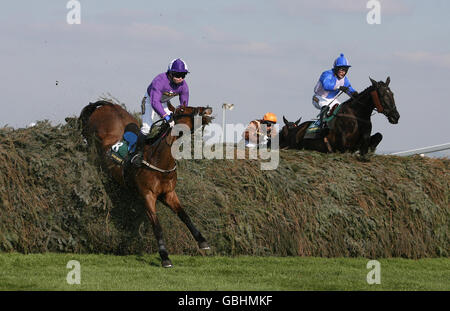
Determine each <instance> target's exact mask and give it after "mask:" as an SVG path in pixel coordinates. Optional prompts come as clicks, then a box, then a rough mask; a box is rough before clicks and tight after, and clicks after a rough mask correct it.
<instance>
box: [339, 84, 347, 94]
mask: <svg viewBox="0 0 450 311" xmlns="http://www.w3.org/2000/svg"><path fill="white" fill-rule="evenodd" d="M339 91H342V92H344V93H346V94H347V93H348V86H340V87H339Z"/></svg>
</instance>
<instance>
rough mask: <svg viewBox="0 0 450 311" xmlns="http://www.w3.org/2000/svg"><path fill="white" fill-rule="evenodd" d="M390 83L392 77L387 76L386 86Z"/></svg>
mask: <svg viewBox="0 0 450 311" xmlns="http://www.w3.org/2000/svg"><path fill="white" fill-rule="evenodd" d="M389 83H391V77H387V79H386V86H389Z"/></svg>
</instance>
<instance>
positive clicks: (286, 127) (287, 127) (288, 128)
mask: <svg viewBox="0 0 450 311" xmlns="http://www.w3.org/2000/svg"><path fill="white" fill-rule="evenodd" d="M301 120H302V118H300V119H298V120H297V121H295V122H289V121H288V120H287V119H286V118H285V117H284V116H283V122H284V126H283V128H282V129H281V132H282V133H283V135H285V136H287V135H288V134H289V132H290V131H292V130H294V129H295V128H296V127H297V126H298V125H299V123H300V121H301Z"/></svg>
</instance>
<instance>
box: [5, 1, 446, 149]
mask: <svg viewBox="0 0 450 311" xmlns="http://www.w3.org/2000/svg"><path fill="white" fill-rule="evenodd" d="M67 2H68V1H66V0H58V1H57V0H47V1H45V0H41V1H33V2H30V1H23V0H14V1H12V0H10V1H2V4H1V6H2V7H1V10H0V23H1V27H0V38H1V45H0V77H1V78H0V79H1V84H0V93H1V104H0V105H1V106H0V107H1V108H2V112H1V114H0V126H5V125H10V126H13V127H24V126H26V125H27V124H29V123H31V122H35V121H36V120H44V119H49V120H51V121H52V123H53V124H58V123H64V118H65V117H67V116H75V115H76V116H78V115H79V113H80V111H81V109H82V108H83V107H84V106H85V105H86V104H88V103H89V102H90V101H95V100H97V99H98V97H100V96H102V95H105V94H106V93H108V92H109V93H111V94H112V95H113V96H114V97H116V98H118V99H119V100H120V101H122V102H125V103H126V104H127V107H128V108H129V109H130V110H132V111H139V109H140V100H141V98H142V96H143V95H144V92H145V90H146V88H147V86H148V85H149V83H150V82H151V80H152V79H153V78H154V77H155V76H156V75H157V74H159V73H161V72H164V71H165V70H166V68H167V64H168V63H169V62H170V61H171V60H172V59H174V58H177V57H181V58H183V59H184V60H185V61H186V62H187V64H188V66H189V69H190V71H191V74H189V75H188V76H187V80H186V81H187V83H188V84H189V88H190V103H189V104H190V105H192V106H206V105H209V106H211V107H213V110H214V114H215V115H216V116H217V118H216V121H215V122H217V123H219V124H221V122H222V111H221V105H222V103H223V102H227V103H233V104H234V105H235V109H234V110H233V111H230V112H227V122H228V123H243V124H246V123H248V122H249V121H251V120H252V119H255V118H261V117H262V116H263V115H264V113H266V112H273V113H275V114H276V115H277V116H278V119H279V120H280V121H281V122H282V116H283V115H284V116H286V118H287V119H289V120H292V121H294V120H296V119H298V118H299V117H300V116H302V117H303V120H305V121H306V120H309V119H311V118H313V117H315V116H316V115H317V113H318V111H317V110H316V109H315V108H314V107H313V106H312V104H311V96H312V93H313V88H314V86H315V84H316V82H317V80H318V78H319V76H320V74H321V73H322V72H323V71H325V70H328V69H330V68H331V66H332V63H333V61H334V59H335V58H336V57H337V56H339V53H341V52H342V53H344V54H345V56H346V57H347V59H348V60H349V62H350V64H351V65H352V66H353V67H352V68H351V69H350V71H349V73H348V78H349V79H350V81H351V83H352V85H353V87H354V88H355V89H356V90H358V91H362V90H363V89H364V88H366V87H367V86H369V84H370V81H369V76H370V77H372V78H373V79H375V80H383V81H384V80H386V78H387V76H390V77H391V84H390V86H391V90H392V91H393V92H394V94H395V95H394V96H395V100H396V104H397V108H398V111H399V113H400V115H401V117H400V121H399V124H397V125H393V124H390V123H389V122H388V121H387V119H386V118H385V117H384V116H383V115H374V116H373V117H372V121H373V123H374V129H373V130H374V132H376V131H379V132H381V133H382V134H383V135H384V139H383V141H382V142H381V144H380V146H379V152H389V151H400V150H407V149H412V148H418V147H425V146H430V145H436V144H442V143H447V142H450V135H449V133H450V122H449V115H450V109H449V105H450V104H449V103H448V102H447V99H446V95H445V94H447V92H446V91H447V90H448V89H449V83H450V79H449V78H448V76H449V71H450V40H449V38H450V19H449V16H450V14H449V13H450V1H446V0H434V1H433V0H431V1H419V0H411V1H407V0H380V3H381V24H379V25H369V24H368V23H367V20H366V15H367V13H368V12H369V9H367V8H366V4H367V2H368V1H366V0H322V1H301V0H297V1H294V0H279V1H256V0H255V1H250V0H240V1H234V0H229V1H206V0H205V1H201V0H198V1H192V0H191V1H144V0H136V1H132V0H131V1H112V0H80V3H81V24H80V25H68V24H67V22H66V15H67V13H68V12H69V10H68V9H66V4H67ZM56 81H59V84H58V85H56ZM341 98H342V99H345V98H346V97H344V96H341Z"/></svg>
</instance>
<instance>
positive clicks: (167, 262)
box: [162, 259, 173, 268]
mask: <svg viewBox="0 0 450 311" xmlns="http://www.w3.org/2000/svg"><path fill="white" fill-rule="evenodd" d="M162 266H163V268H172V267H173V265H172V262H171V261H170V260H169V259H167V260H163V261H162Z"/></svg>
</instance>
